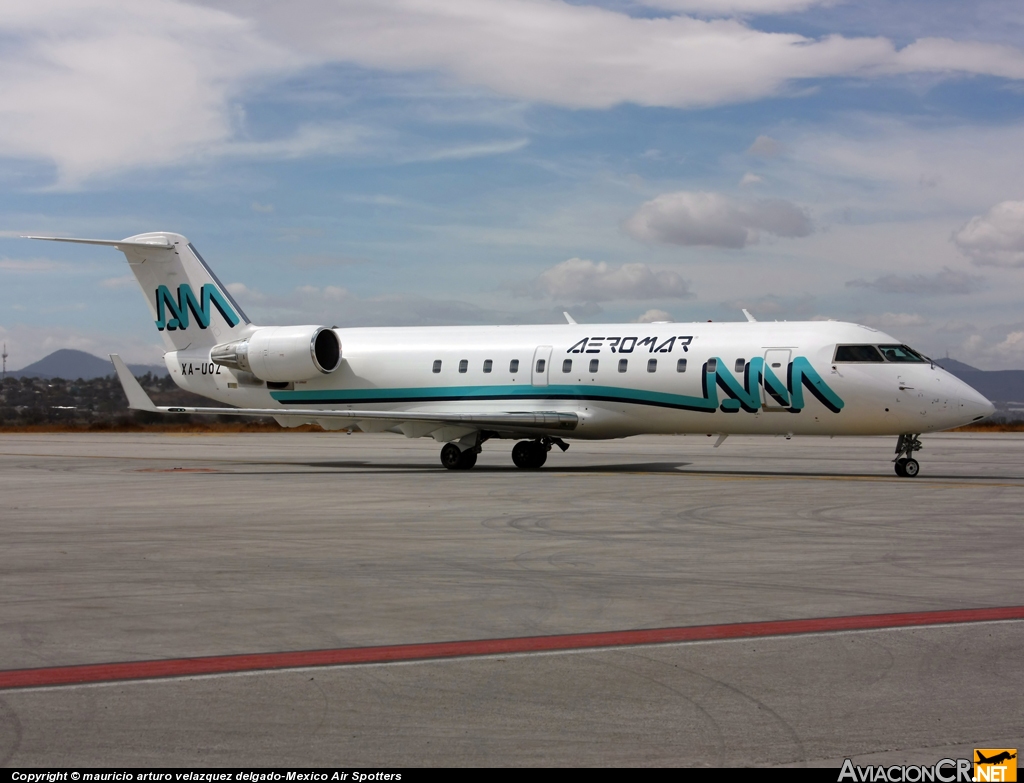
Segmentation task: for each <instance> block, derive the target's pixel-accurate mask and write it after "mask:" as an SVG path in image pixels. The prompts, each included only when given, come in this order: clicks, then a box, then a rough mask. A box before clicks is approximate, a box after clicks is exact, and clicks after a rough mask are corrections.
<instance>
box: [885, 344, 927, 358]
mask: <svg viewBox="0 0 1024 783" xmlns="http://www.w3.org/2000/svg"><path fill="white" fill-rule="evenodd" d="M878 350H880V351H881V352H882V356H884V357H885V360H886V361H887V362H926V361H928V360H927V359H925V358H924V357H923V356H922V355H921V354H919V353H918V352H917V351H915V350H914V349H913V348H909V347H907V346H906V345H880V346H878Z"/></svg>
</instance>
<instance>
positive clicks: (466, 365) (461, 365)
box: [459, 359, 469, 372]
mask: <svg viewBox="0 0 1024 783" xmlns="http://www.w3.org/2000/svg"><path fill="white" fill-rule="evenodd" d="M468 369H469V359H462V360H461V361H460V362H459V372H466V370H468Z"/></svg>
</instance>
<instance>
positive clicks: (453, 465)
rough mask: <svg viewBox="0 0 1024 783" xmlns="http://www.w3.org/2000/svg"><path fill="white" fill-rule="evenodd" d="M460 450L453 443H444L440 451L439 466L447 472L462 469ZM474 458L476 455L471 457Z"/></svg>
mask: <svg viewBox="0 0 1024 783" xmlns="http://www.w3.org/2000/svg"><path fill="white" fill-rule="evenodd" d="M462 454H463V452H462V449H460V448H459V447H458V446H456V445H455V444H454V443H446V444H444V447H443V448H442V449H441V464H442V465H444V466H445V467H446V468H448V470H458V469H459V468H461V467H462ZM473 456H474V458H475V457H476V455H475V454H474V455H473Z"/></svg>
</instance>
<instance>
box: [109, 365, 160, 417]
mask: <svg viewBox="0 0 1024 783" xmlns="http://www.w3.org/2000/svg"><path fill="white" fill-rule="evenodd" d="M110 361H112V362H113V363H114V370H116V371H117V379H118V380H119V381H120V382H121V388H122V389H124V393H125V396H127V397H128V407H129V408H134V409H135V410H137V411H155V410H156V405H154V404H153V401H152V400H151V399H149V395H148V394H146V391H145V390H144V389H143V388H142V387H141V386H140V385H139V382H138V381H137V380H135V376H134V375H132V371H131V370H129V369H128V365H127V364H125V363H124V361H123V360H122V359H121V357H120V356H118V355H117V354H116V353H112V354H110Z"/></svg>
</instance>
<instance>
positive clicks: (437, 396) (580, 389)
mask: <svg viewBox="0 0 1024 783" xmlns="http://www.w3.org/2000/svg"><path fill="white" fill-rule="evenodd" d="M707 385H708V387H709V394H708V396H707V397H690V396H688V395H683V394H666V393H664V392H654V391H645V390H642V389H624V388H619V387H615V386H593V385H560V384H553V385H551V386H525V385H524V386H510V385H495V386H427V387H420V388H412V389H324V390H323V391H272V392H271V393H270V396H271V397H273V398H274V399H275V400H277V401H278V402H280V403H282V404H284V405H339V404H340V405H355V404H363V405H367V404H372V403H396V402H451V401H465V400H477V401H485V400H489V401H490V400H510V401H515V400H581V401H582V400H603V401H609V402H626V403H636V404H641V405H655V406H658V407H663V408H679V409H682V410H690V411H702V412H706V413H711V412H713V411H715V410H716V409H717V408H718V393H717V389H716V388H715V386H714V385H713V384H707Z"/></svg>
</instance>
